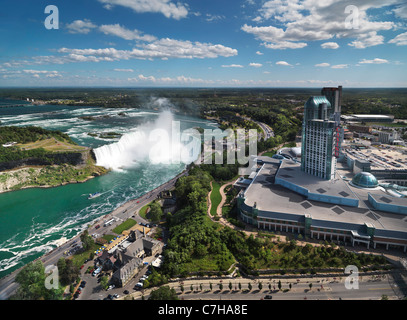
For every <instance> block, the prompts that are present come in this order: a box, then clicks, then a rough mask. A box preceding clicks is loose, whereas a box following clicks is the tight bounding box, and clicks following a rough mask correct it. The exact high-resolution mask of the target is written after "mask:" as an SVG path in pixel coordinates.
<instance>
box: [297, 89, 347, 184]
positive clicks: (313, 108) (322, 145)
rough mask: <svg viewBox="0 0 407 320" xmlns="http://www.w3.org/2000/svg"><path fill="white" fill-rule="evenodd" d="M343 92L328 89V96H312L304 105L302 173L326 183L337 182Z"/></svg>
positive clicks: (326, 92)
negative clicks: (327, 181)
mask: <svg viewBox="0 0 407 320" xmlns="http://www.w3.org/2000/svg"><path fill="white" fill-rule="evenodd" d="M333 89H337V90H338V91H336V90H333ZM341 92H342V87H339V88H324V89H322V93H323V94H326V95H327V96H325V95H323V96H314V97H310V98H309V99H308V101H307V102H306V103H305V105H304V119H303V123H302V145H301V170H302V171H304V172H307V173H309V174H312V175H314V176H317V177H320V178H321V179H325V180H331V179H333V178H334V177H335V172H336V157H338V155H339V135H338V134H337V132H339V131H338V128H339V125H340V110H341V108H340V104H341V102H340V99H341V96H342V93H341Z"/></svg>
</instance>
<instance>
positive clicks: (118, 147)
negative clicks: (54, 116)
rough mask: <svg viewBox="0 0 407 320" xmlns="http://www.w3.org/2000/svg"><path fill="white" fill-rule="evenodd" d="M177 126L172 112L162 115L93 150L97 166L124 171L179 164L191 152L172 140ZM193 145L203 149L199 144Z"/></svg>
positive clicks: (178, 141) (196, 142)
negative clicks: (143, 165)
mask: <svg viewBox="0 0 407 320" xmlns="http://www.w3.org/2000/svg"><path fill="white" fill-rule="evenodd" d="M174 123H175V124H177V123H178V124H179V122H177V121H175V122H174V118H173V115H172V113H171V112H170V111H163V112H161V113H160V114H159V116H158V118H157V119H156V120H155V121H154V122H150V123H146V124H144V125H142V126H140V127H138V128H136V129H135V131H132V132H129V133H126V134H124V135H123V136H122V137H121V138H120V140H119V141H118V142H115V143H112V144H109V145H105V146H102V147H99V148H97V149H94V152H95V156H96V165H98V166H102V167H105V168H107V169H112V170H116V171H121V170H123V169H125V168H129V167H132V166H135V164H136V163H142V162H144V161H150V162H151V163H154V164H157V163H162V164H170V163H180V161H177V160H178V159H180V155H181V157H182V154H183V152H187V153H188V152H189V151H185V150H184V149H185V148H186V146H185V145H184V144H182V143H181V141H180V140H179V139H177V138H178V137H175V140H172V135H173V132H174ZM194 143H195V144H199V146H200V140H199V141H195V142H194ZM192 161H193V160H191V161H189V162H188V163H190V162H192ZM183 162H184V161H183Z"/></svg>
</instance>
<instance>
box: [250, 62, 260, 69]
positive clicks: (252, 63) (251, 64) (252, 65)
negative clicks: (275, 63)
mask: <svg viewBox="0 0 407 320" xmlns="http://www.w3.org/2000/svg"><path fill="white" fill-rule="evenodd" d="M249 66H250V67H255V68H260V67H262V66H263V65H262V64H261V63H256V62H251V63H249Z"/></svg>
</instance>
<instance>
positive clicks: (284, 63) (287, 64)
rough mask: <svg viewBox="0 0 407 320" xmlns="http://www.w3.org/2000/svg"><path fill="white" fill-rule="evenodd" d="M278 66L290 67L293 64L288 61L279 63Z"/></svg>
mask: <svg viewBox="0 0 407 320" xmlns="http://www.w3.org/2000/svg"><path fill="white" fill-rule="evenodd" d="M276 64H277V65H279V66H288V67H291V66H292V65H291V64H289V63H288V62H286V61H277V62H276Z"/></svg>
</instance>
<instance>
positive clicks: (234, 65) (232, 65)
mask: <svg viewBox="0 0 407 320" xmlns="http://www.w3.org/2000/svg"><path fill="white" fill-rule="evenodd" d="M222 68H243V66H242V65H241V64H228V65H225V64H224V65H222Z"/></svg>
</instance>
